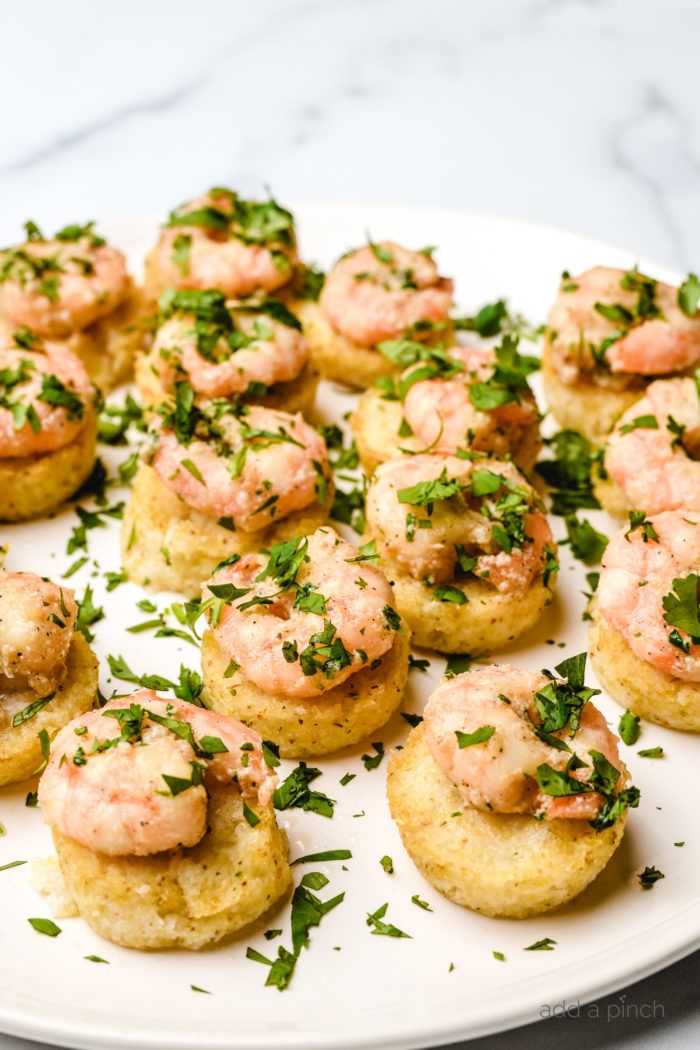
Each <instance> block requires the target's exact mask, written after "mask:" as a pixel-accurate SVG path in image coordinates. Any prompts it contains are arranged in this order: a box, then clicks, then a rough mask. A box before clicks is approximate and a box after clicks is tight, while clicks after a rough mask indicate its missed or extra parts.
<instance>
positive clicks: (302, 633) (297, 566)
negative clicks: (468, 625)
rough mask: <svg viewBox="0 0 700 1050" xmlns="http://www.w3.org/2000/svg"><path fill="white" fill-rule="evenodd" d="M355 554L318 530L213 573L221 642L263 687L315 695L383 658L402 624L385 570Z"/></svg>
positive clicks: (209, 587)
mask: <svg viewBox="0 0 700 1050" xmlns="http://www.w3.org/2000/svg"><path fill="white" fill-rule="evenodd" d="M358 559H360V555H359V553H358V551H357V550H356V548H355V547H353V546H351V545H350V544H349V543H346V542H345V541H344V540H342V539H341V538H340V536H338V534H337V533H336V532H334V531H333V529H328V528H323V529H317V531H316V532H314V533H313V534H312V535H311V536H308V537H307V538H305V539H296V540H288V541H287V542H286V543H280V544H276V545H275V546H274V547H273V548H272V551H271V553H270V554H269V555H264V554H248V555H246V556H245V557H244V558H241V560H240V561H238V562H237V563H236V564H234V565H228V566H225V567H223V568H221V569H219V570H218V571H217V572H216V573H215V574H214V576H213V577H212V579H211V580H209V581H208V583H207V584H206V585H205V589H204V596H205V598H206V597H211V596H212V594H214V595H217V594H218V595H219V596H223V597H224V600H225V601H226V604H225V605H224V606H223V608H222V609H221V616H220V620H219V622H218V624H214V622H213V620H212V626H213V630H214V635H215V638H216V640H217V642H218V644H219V646H220V647H221V649H222V650H223V651H224V653H226V655H227V656H229V657H230V658H231V659H232V660H233V661H235V663H236V664H238V665H239V667H240V669H241V671H242V672H243V674H244V675H245V677H246V678H247V679H249V680H250V681H252V682H254V683H255V684H256V685H257V686H259V687H260V688H261V689H264V690H265V691H266V692H268V693H282V694H283V695H284V696H289V697H313V696H318V695H320V694H322V693H324V692H325V691H326V690H328V689H332V688H333V687H334V686H336V685H339V684H340V683H341V682H344V681H345V680H346V678H348V677H349V676H350V675H352V674H354V673H355V672H356V671H359V670H361V669H362V668H363V667H366V666H368V665H369V664H371V663H372V661H373V660H376V659H378V658H380V657H381V656H383V655H384V653H386V652H387V651H388V650H389V649H390V648H391V646H392V644H393V638H394V631H395V630H397V628H398V627H399V622H398V616H397V614H396V613H395V612H394V610H393V608H392V606H391V600H392V593H391V587H390V586H389V584H388V583H387V580H386V578H385V577H384V575H383V573H382V572H381V571H380V570H379V569H378V568H377V567H376V566H374V565H371V564H370V563H369V562H367V561H363V560H358ZM229 593H230V594H233V595H235V594H237V595H238V597H234V598H232V599H231V598H230V597H229ZM232 685H233V686H235V677H234V678H232Z"/></svg>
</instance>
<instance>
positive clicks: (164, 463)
mask: <svg viewBox="0 0 700 1050" xmlns="http://www.w3.org/2000/svg"><path fill="white" fill-rule="evenodd" d="M157 441H158V443H157V447H156V451H155V454H154V457H153V461H152V466H153V468H154V470H155V471H156V473H157V474H158V475H159V476H160V478H161V480H162V481H163V482H164V484H166V485H167V486H168V488H170V489H172V491H173V492H176V493H177V494H178V495H179V496H180V497H181V498H182V499H183V500H184V501H185V503H187V504H188V506H190V507H193V508H194V509H195V510H198V511H200V513H202V514H206V515H208V516H209V517H211V518H215V519H217V520H219V519H220V518H232V519H233V523H234V524H235V527H236V528H238V529H242V530H243V531H244V532H256V531H257V530H259V529H262V528H265V526H267V525H269V524H271V523H272V522H273V521H279V520H280V518H284V517H286V516H287V515H289V514H291V513H292V512H293V511H296V510H302V509H303V508H304V507H308V506H310V505H311V504H312V503H314V502H315V501H316V500H317V499H318V500H323V499H324V498H325V497H324V493H325V492H326V491H328V481H329V469H328V451H327V449H326V444H325V442H324V440H323V438H322V437H321V436H320V434H319V433H318V432H317V431H316V430H314V428H313V427H311V426H309V424H308V423H307V422H305V420H304V419H303V417H302V416H301V415H298V414H297V415H290V414H289V413H288V412H279V411H276V410H275V409H271V408H261V407H258V406H251V407H246V409H245V410H244V411H240V410H239V411H237V412H234V410H233V409H232V408H231V407H230V406H224V414H220V413H219V411H218V410H216V411H214V412H213V413H212V415H211V416H210V417H209V419H208V420H207V419H206V418H205V417H204V416H202V422H201V427H200V429H199V430H198V431H197V434H196V435H195V436H193V438H192V439H191V440H190V441H189V442H187V443H183V442H181V441H180V440H179V439H178V437H177V435H176V433H175V431H174V430H171V429H168V428H165V429H162V430H161V431H160V433H159V434H158V439H157Z"/></svg>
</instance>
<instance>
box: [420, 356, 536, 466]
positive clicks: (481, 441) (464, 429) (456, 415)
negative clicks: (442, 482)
mask: <svg viewBox="0 0 700 1050" xmlns="http://www.w3.org/2000/svg"><path fill="white" fill-rule="evenodd" d="M448 354H449V357H450V358H451V359H453V360H454V362H455V364H456V367H457V368H459V366H460V365H461V366H462V368H461V370H460V371H458V372H457V373H456V374H455V375H452V376H450V377H449V378H444V379H443V378H435V379H425V380H421V381H419V382H416V383H412V384H411V385H410V387H409V388H408V392H407V394H406V397H405V399H404V403H403V415H404V418H405V420H406V422H407V423H408V424H409V426H410V427H411V430H412V431H413V433H414V434H415V435H416V437H417V438H418V440H419V441H420V443H421V444H422V445H423V446H425V447H429V448H430V449H431V451H435V452H445V453H454V452H456V451H457V449H458V448H470V449H475V450H478V451H481V452H491V453H493V454H494V455H497V456H504V455H506V454H508V453H509V452H510V451H511V450H512V446H513V445H514V444H516V443H517V441H518V440H519V438H520V437H521V436H522V431H523V428H524V427H527V426H529V425H531V424H532V423H536V422H537V420H538V419H539V412H538V411H537V404H536V402H535V399H534V396H533V394H532V391H531V390H530V389H529V387H528V386H527V383H526V382H525V380H524V379H523V387H522V389H517V390H516V389H513V390H512V391H506V390H505V388H503V391H504V396H507V397H509V398H510V400H507V401H505V403H503V404H496V405H495V406H494V407H493V408H490V409H487V410H483V409H479V408H477V407H476V405H475V404H474V400H477V403H478V399H477V398H476V395H475V394H474V389H475V384H480V383H486V382H488V381H489V380H491V379H492V378H493V377H494V369H495V366H496V361H497V358H496V354H497V351H495V350H493V349H485V350H484V349H476V348H474V347H466V346H454V347H451V348H450V350H449V351H448ZM421 367H422V365H421V363H420V362H419V363H418V364H417V365H414V366H412V367H411V368H409V369H407V370H406V372H405V373H404V374H403V376H402V377H401V379H402V381H403V382H405V381H406V380H409V379H410V376H411V373H412V372H415V371H416V370H417V369H420V368H421ZM476 389H477V391H478V388H476Z"/></svg>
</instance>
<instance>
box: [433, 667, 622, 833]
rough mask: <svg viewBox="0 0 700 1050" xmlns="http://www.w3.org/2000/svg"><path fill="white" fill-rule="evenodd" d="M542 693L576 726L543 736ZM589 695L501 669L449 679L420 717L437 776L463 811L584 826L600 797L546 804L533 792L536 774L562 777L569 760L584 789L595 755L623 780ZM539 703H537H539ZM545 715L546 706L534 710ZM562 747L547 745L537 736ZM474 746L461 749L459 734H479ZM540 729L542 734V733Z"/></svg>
mask: <svg viewBox="0 0 700 1050" xmlns="http://www.w3.org/2000/svg"><path fill="white" fill-rule="evenodd" d="M542 690H547V692H545V694H544V696H545V702H546V700H547V697H548V694H549V693H551V692H553V691H555V692H556V693H557V694H561V696H564V697H566V700H568V701H569V703H570V704H571V705H572V707H571V709H570V711H569V713H571V710H575V711H577V712H578V711H580V724H579V725H578V727H577V728H575V729H573V726H574V725H575V722H574V721H573V720H572V718H571V717H570V718H567V720H566V723H565V725H564V726H563V727H560V728H558V729H551V728H549V727H548V726H547V723H546V722H544V716H543V714H542V713H541V710H540V709H538V700H540V694H541V693H542ZM590 692H591V691H589V690H582V691H581V692H580V693H579V690H577V689H574V688H573V687H572V686H571V684H570V683H567V682H566V681H565V680H561V679H560V680H558V681H556V680H555V681H554V682H552V680H551V679H550V678H548V677H547V676H546V675H544V674H534V673H533V672H532V671H524V670H521V669H520V668H517V667H511V666H509V665H507V664H506V665H503V666H499V665H493V666H490V667H479V668H474V669H473V670H471V671H466V672H464V673H463V674H460V675H457V676H456V677H455V678H452V679H443V681H442V682H441V684H440V685H439V686H438V688H437V690H436V691H435V692H434V693H433V695H432V696H431V698H430V700H429V701H428V704H427V706H426V708H425V712H424V721H423V726H424V729H425V735H426V741H427V743H428V747H429V749H430V752H431V754H432V756H433V758H434V759H435V761H436V762H437V763H438V765H439V766H440V768H441V769H442V770H443V772H444V773H445V774H446V775H447V776H448V777H449V778H450V780H451V781H452V782H453V783H454V784H455V786H456V787H457V788H458V790H459V792H460V794H461V795H462V797H463V798H464V800H465V802H467V803H468V804H469V805H470V806H474V807H475V808H477V809H483V810H488V811H489V812H493V813H533V814H537V815H540V814H542V813H543V814H544V816H545V817H546V819H547V820H553V819H554V818H561V819H567V820H571V819H573V820H592V819H594V818H595V817H596V816H597V814H598V812H599V811H600V809H601V806H602V803H603V798H602V796H601V794H600V793H598V792H596V791H592V790H588V791H581V793H577V788H576V787H575V786H573V785H572V786H571V787H572V791H571V794H568V795H563V796H560V797H553V796H552V795H550V794H547V793H546V792H545V791H543V790H542V788H541V787H540V786H539V782H538V779H537V777H538V775H541V774H540V767H542V766H545V765H546V766H548V767H550V768H551V769H552V770H556V771H558V772H564V771H566V772H568V771H567V764H568V763H569V761H570V759H571V758H572V755H575V756H576V757H577V758H578V759H579V760H580V761H581V762H583V763H585V764H584V765H582V766H581V767H580V768H574V769H572V771H571V773H570V776H571V778H572V779H573V780H574V781H575V782H576V783H577V784H586V783H587V781H588V780H589V778H590V777H591V774H592V773H593V766H592V754H593V753H595V752H598V753H600V754H601V755H603V756H604V757H605V758H606V759H607V761H608V762H610V763H611V765H612V766H614V767H615V769H616V770H617V771H619V772H620V778H619V781H618V783H617V784H616V789H617V790H619V788H620V787H622V782H623V780H624V778H623V776H622V772H621V770H622V766H621V763H620V756H619V752H618V749H617V740H616V738H615V737H614V735H613V734H612V733H611V732H610V730H609V729H608V726H607V723H606V721H605V719H604V718H603V716H602V715H601V713H600V711H598V709H597V708H596V707H594V706H593V704H591V703H590V702H589V701H588V702H586V699H585V698H586V697H587V696H588V695H589V693H590ZM540 703H541V701H540ZM542 710H544V711H546V707H545V708H542ZM538 729H539V730H540V732H541V733H542V736H546V737H548V738H549V739H553V738H555V739H557V740H559V741H563V743H564V744H565V748H564V749H563V750H560V749H559V748H558V747H556V746H552V745H551V744H549V743H548V742H547V740H546V739H542V736H538V735H537V730H538ZM480 730H481V734H480V735H481V737H482V739H481V740H478V739H477V740H476V741H474V742H472V743H464V738H462V737H461V734H466V735H467V736H469V735H470V734H475V733H479V731H480ZM543 730H545V731H544V732H543ZM574 764H575V763H574Z"/></svg>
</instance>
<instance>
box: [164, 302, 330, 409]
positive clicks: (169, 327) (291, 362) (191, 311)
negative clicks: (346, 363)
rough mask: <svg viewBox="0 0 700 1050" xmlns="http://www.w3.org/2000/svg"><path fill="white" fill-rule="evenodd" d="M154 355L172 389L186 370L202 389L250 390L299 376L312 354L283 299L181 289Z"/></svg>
mask: <svg viewBox="0 0 700 1050" xmlns="http://www.w3.org/2000/svg"><path fill="white" fill-rule="evenodd" d="M166 317H167V320H165V322H164V324H162V325H161V326H160V328H159V329H158V331H157V333H156V338H155V342H154V345H153V351H152V357H153V360H154V362H155V367H156V370H157V372H158V374H159V375H160V378H161V381H162V382H163V384H164V386H165V387H166V389H168V390H170V389H172V387H173V386H174V383H175V381H176V379H178V378H182V376H183V374H184V375H185V377H186V378H187V379H188V380H189V382H190V383H191V384H192V386H193V387H194V389H195V390H196V391H197V393H198V394H203V395H204V396H206V397H229V396H230V395H232V394H245V393H246V392H247V391H248V390H249V389H250V387H251V384H260V383H263V384H264V385H265V386H266V387H268V386H272V385H273V384H275V383H284V382H288V381H289V380H291V379H295V378H296V377H297V376H298V375H299V373H300V372H301V370H302V369H303V367H304V365H305V364H306V361H307V359H308V356H309V355H308V348H307V345H306V340H305V339H304V336H303V334H302V332H301V325H300V324H299V322H298V321H297V319H296V317H295V316H294V315H293V314H292V313H290V311H289V310H287V308H286V307H285V306H284V305H283V304H282V303H280V302H278V301H277V300H274V299H268V300H265V301H264V302H263V303H261V304H260V305H258V306H244V305H242V304H239V305H238V306H235V307H234V306H233V305H229V306H227V305H226V300H225V298H224V296H223V295H222V294H221V293H220V292H216V291H211V290H209V291H206V292H178V293H176V294H175V295H174V296H173V297H171V300H170V301H169V303H168V306H167V309H166Z"/></svg>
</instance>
